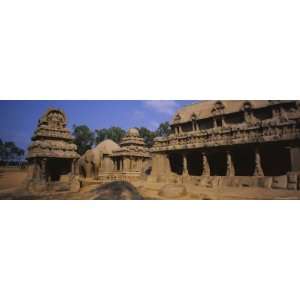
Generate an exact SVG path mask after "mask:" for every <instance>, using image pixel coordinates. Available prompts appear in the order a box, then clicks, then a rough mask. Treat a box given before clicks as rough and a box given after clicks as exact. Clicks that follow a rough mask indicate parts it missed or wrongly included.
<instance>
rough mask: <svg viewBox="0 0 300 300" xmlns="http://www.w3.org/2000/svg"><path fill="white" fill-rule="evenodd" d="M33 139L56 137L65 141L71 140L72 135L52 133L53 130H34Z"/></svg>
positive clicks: (58, 132)
mask: <svg viewBox="0 0 300 300" xmlns="http://www.w3.org/2000/svg"><path fill="white" fill-rule="evenodd" d="M34 137H57V138H65V139H73V137H72V135H71V134H70V133H69V132H68V131H64V132H62V131H53V130H36V131H35V133H34Z"/></svg>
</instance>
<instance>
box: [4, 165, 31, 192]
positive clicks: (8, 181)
mask: <svg viewBox="0 0 300 300" xmlns="http://www.w3.org/2000/svg"><path fill="white" fill-rule="evenodd" d="M26 175H27V173H26V170H19V169H15V168H0V190H6V189H12V188H17V187H19V186H21V185H22V183H23V182H24V180H25V179H26Z"/></svg>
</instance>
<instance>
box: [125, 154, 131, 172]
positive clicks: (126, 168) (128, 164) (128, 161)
mask: <svg viewBox="0 0 300 300" xmlns="http://www.w3.org/2000/svg"><path fill="white" fill-rule="evenodd" d="M124 171H125V172H128V171H130V159H129V157H125V158H124Z"/></svg>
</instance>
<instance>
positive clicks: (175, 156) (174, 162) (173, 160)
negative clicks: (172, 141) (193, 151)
mask: <svg viewBox="0 0 300 300" xmlns="http://www.w3.org/2000/svg"><path fill="white" fill-rule="evenodd" d="M169 160H170V166H171V171H172V172H173V173H176V174H178V175H182V172H183V157H182V155H181V154H179V153H171V154H170V155H169Z"/></svg>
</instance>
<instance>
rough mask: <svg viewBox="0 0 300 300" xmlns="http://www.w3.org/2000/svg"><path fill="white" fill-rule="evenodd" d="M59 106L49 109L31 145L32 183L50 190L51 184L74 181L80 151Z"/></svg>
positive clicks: (29, 152) (39, 123)
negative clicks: (78, 151)
mask: <svg viewBox="0 0 300 300" xmlns="http://www.w3.org/2000/svg"><path fill="white" fill-rule="evenodd" d="M66 125H67V118H66V116H65V114H64V112H63V111H61V110H59V109H49V110H48V111H47V112H46V113H45V114H44V115H43V116H42V117H41V118H40V119H39V121H38V126H37V129H36V131H35V132H34V135H33V137H32V143H31V145H30V146H29V148H28V155H27V160H28V162H29V178H28V179H29V185H30V186H31V187H33V188H34V189H36V188H38V189H39V190H43V189H44V190H46V189H47V188H48V187H49V185H50V183H54V182H56V183H58V182H64V183H65V184H66V185H68V184H70V185H71V184H72V179H73V177H74V175H75V172H76V161H77V160H78V159H79V154H78V153H77V152H76V150H77V146H76V145H75V144H74V143H73V137H72V135H71V133H70V132H69V130H68V129H67V128H66Z"/></svg>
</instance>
